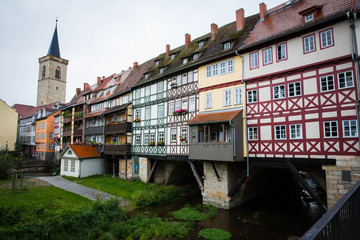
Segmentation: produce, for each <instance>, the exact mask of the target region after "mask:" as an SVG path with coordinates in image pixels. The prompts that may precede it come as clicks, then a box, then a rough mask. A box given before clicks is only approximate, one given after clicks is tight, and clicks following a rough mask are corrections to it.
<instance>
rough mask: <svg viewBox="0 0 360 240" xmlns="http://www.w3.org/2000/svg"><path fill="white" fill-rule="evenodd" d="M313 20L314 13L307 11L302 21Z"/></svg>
mask: <svg viewBox="0 0 360 240" xmlns="http://www.w3.org/2000/svg"><path fill="white" fill-rule="evenodd" d="M313 20H314V13H312V12H311V13H307V14H305V15H304V21H305V22H306V23H307V22H311V21H313Z"/></svg>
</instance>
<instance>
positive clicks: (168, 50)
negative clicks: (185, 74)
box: [166, 44, 170, 56]
mask: <svg viewBox="0 0 360 240" xmlns="http://www.w3.org/2000/svg"><path fill="white" fill-rule="evenodd" d="M169 55H170V45H169V44H166V56H169Z"/></svg>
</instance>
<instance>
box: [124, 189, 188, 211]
mask: <svg viewBox="0 0 360 240" xmlns="http://www.w3.org/2000/svg"><path fill="white" fill-rule="evenodd" d="M181 194H182V191H181V190H180V189H179V188H177V187H175V186H158V185H155V184H153V185H150V186H149V188H147V189H141V190H138V191H136V192H134V193H133V194H132V196H131V198H132V200H133V201H134V202H135V204H136V206H150V205H162V204H164V203H168V202H171V201H174V200H175V199H176V198H178V197H180V196H181Z"/></svg>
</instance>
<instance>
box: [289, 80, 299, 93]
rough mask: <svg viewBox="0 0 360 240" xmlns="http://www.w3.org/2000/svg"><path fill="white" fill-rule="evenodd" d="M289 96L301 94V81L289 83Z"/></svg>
mask: <svg viewBox="0 0 360 240" xmlns="http://www.w3.org/2000/svg"><path fill="white" fill-rule="evenodd" d="M288 87H289V97H296V96H301V84H300V82H294V83H289V84H288Z"/></svg>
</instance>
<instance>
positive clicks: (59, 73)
mask: <svg viewBox="0 0 360 240" xmlns="http://www.w3.org/2000/svg"><path fill="white" fill-rule="evenodd" d="M55 78H57V79H60V78H61V69H60V67H57V68H56V70H55Z"/></svg>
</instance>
